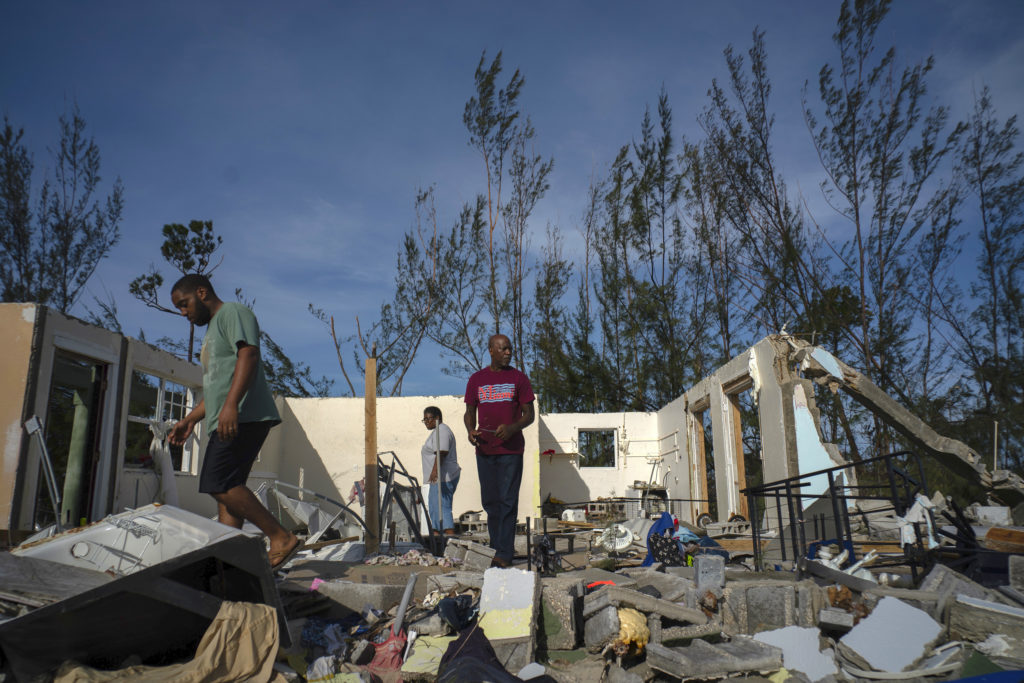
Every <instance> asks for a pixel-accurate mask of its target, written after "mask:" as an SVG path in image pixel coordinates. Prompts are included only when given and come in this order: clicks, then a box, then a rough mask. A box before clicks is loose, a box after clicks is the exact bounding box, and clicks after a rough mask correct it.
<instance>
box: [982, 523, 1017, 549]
mask: <svg viewBox="0 0 1024 683" xmlns="http://www.w3.org/2000/svg"><path fill="white" fill-rule="evenodd" d="M982 545H984V546H985V547H986V548H988V549H989V550H998V551H1000V552H1004V553H1024V529H1010V528H1007V527H999V526H994V527H992V528H991V529H989V530H988V531H986V532H985V538H984V539H982Z"/></svg>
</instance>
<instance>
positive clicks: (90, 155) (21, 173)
mask: <svg viewBox="0 0 1024 683" xmlns="http://www.w3.org/2000/svg"><path fill="white" fill-rule="evenodd" d="M59 128H60V134H59V137H58V140H57V145H56V146H55V147H54V148H53V149H51V150H50V154H51V161H52V164H53V166H52V169H48V172H47V173H46V175H45V176H44V179H43V184H42V187H41V188H40V191H39V195H38V197H36V200H35V205H36V210H35V212H34V213H33V211H32V208H31V207H32V204H33V200H32V196H31V182H32V172H33V168H34V165H33V161H32V156H31V155H30V154H29V152H28V150H27V148H26V147H25V144H24V142H23V137H24V131H23V129H20V128H19V129H17V130H15V128H14V126H12V125H11V123H10V121H9V120H8V119H7V117H4V125H3V130H2V132H0V288H2V291H0V298H2V300H3V301H33V302H36V303H40V304H47V305H50V306H53V307H54V308H56V309H58V310H60V311H61V312H63V313H67V312H69V311H70V310H71V308H72V307H73V306H74V305H75V303H76V302H77V301H78V299H79V297H80V296H81V294H82V290H83V289H84V287H85V284H86V282H88V281H89V278H90V277H92V274H93V273H94V272H95V271H96V268H97V267H98V266H99V263H100V261H102V260H103V259H104V258H105V257H106V256H108V255H109V254H110V251H111V249H113V248H114V245H116V244H117V241H118V239H119V238H120V223H121V213H122V211H123V209H124V188H123V186H122V184H121V180H120V179H117V180H115V181H114V183H113V185H112V187H111V190H110V193H109V194H108V195H106V196H104V197H100V196H98V194H99V192H100V184H101V182H102V176H101V175H100V151H99V146H98V145H97V144H96V142H95V140H93V138H92V137H89V136H88V135H87V134H86V123H85V119H84V118H82V116H81V114H80V112H79V110H78V106H77V105H75V107H74V108H73V110H72V112H71V113H70V115H68V114H64V115H61V116H60V118H59Z"/></svg>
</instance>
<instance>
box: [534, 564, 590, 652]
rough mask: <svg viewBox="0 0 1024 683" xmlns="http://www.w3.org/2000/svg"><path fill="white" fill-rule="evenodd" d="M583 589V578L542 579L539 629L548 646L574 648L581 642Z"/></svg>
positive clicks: (562, 648)
mask: <svg viewBox="0 0 1024 683" xmlns="http://www.w3.org/2000/svg"><path fill="white" fill-rule="evenodd" d="M584 593H585V589H584V587H583V581H581V580H580V579H571V578H558V577H556V578H549V579H542V582H541V604H542V610H543V615H542V618H541V621H540V627H541V628H540V633H541V637H542V638H543V639H544V645H545V647H546V648H547V649H548V650H573V649H575V648H576V647H578V646H579V643H580V637H581V634H582V630H583V616H582V610H583V595H584Z"/></svg>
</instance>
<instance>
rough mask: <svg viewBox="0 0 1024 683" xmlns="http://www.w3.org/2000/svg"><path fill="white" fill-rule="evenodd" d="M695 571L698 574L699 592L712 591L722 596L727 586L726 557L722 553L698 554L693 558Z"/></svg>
mask: <svg viewBox="0 0 1024 683" xmlns="http://www.w3.org/2000/svg"><path fill="white" fill-rule="evenodd" d="M693 572H694V574H695V575H696V583H697V592H698V593H700V594H702V595H703V594H704V593H705V592H706V591H711V592H712V593H714V594H715V595H716V596H718V597H721V595H722V589H723V588H725V558H724V557H722V556H721V555H697V556H696V557H694V558H693Z"/></svg>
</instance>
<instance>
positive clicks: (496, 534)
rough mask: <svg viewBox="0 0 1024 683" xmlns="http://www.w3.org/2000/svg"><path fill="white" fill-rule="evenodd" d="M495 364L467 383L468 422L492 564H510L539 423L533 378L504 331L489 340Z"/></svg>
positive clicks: (489, 348)
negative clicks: (527, 460) (529, 434)
mask: <svg viewBox="0 0 1024 683" xmlns="http://www.w3.org/2000/svg"><path fill="white" fill-rule="evenodd" d="M487 350H488V351H489V352H490V354H491V364H490V365H489V366H488V367H486V368H484V369H483V370H480V371H478V372H475V373H473V376H472V377H470V378H469V382H468V383H467V384H466V415H465V418H464V421H465V423H466V430H467V431H468V432H469V442H470V443H471V444H473V445H474V446H476V469H477V474H478V476H479V477H480V502H481V504H482V505H483V508H484V511H485V512H486V513H487V531H488V533H489V534H490V537H491V547H492V548H494V551H495V554H494V561H493V563H492V566H497V567H508V566H510V565H511V564H512V558H513V557H514V556H515V538H516V522H517V521H518V517H519V485H520V483H521V482H522V480H523V451H524V449H525V448H526V441H525V440H524V439H523V430H524V429H526V427H528V426H529V425H531V424H533V419H534V411H533V401H534V395H533V387H531V386H530V379H529V378H528V377H527V376H526V375H525V374H523V373H522V372H520V371H519V370H516V369H515V368H513V367H511V366H510V365H509V362H510V361H511V360H512V343H511V342H510V341H509V339H508V337H506V336H505V335H503V334H496V335H493V336H492V337H491V338H490V340H488V344H487Z"/></svg>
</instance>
